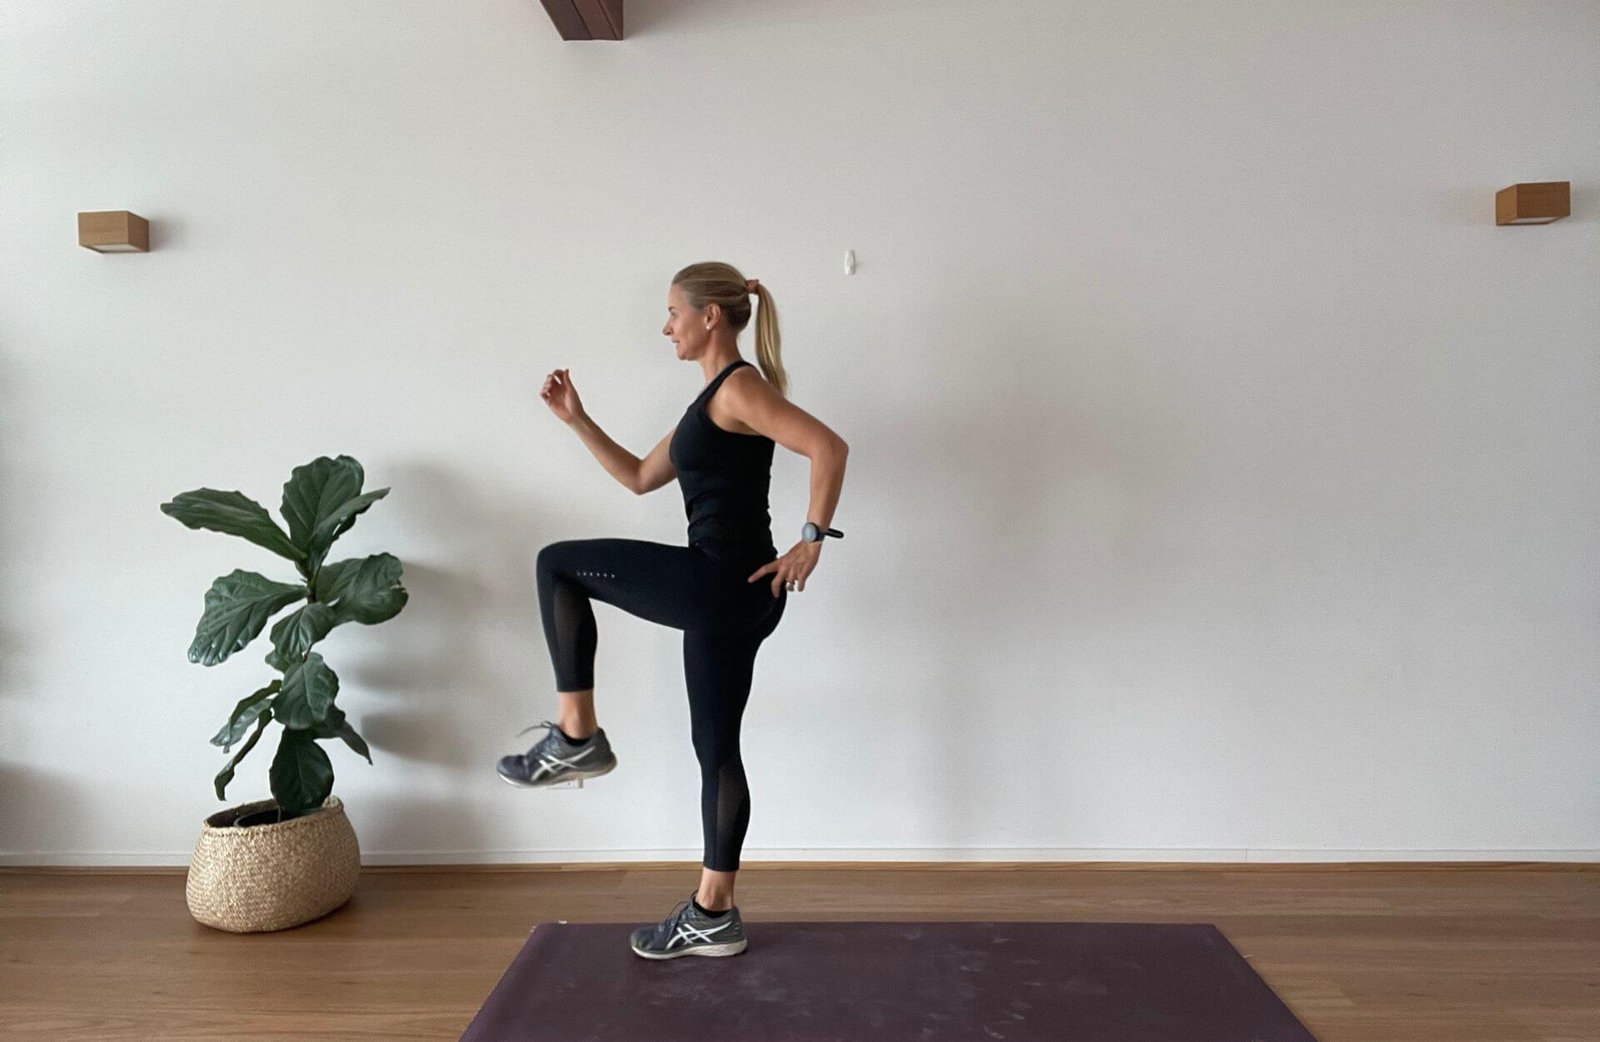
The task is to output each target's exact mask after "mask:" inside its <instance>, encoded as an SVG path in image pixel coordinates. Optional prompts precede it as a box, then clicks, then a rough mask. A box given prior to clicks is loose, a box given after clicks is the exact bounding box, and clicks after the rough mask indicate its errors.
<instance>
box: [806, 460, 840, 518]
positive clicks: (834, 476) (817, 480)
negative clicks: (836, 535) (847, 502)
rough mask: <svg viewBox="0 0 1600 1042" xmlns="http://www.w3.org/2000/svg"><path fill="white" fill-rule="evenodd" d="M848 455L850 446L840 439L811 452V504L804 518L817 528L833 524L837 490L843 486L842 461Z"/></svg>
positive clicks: (836, 505)
mask: <svg viewBox="0 0 1600 1042" xmlns="http://www.w3.org/2000/svg"><path fill="white" fill-rule="evenodd" d="M849 455H850V446H849V445H847V444H845V442H844V441H842V440H841V441H839V442H838V443H836V444H829V445H828V446H827V447H826V448H823V449H820V450H818V451H816V452H814V453H812V456H811V505H810V506H809V507H807V508H806V520H807V521H810V522H812V523H813V524H815V525H816V526H817V527H818V528H828V527H829V526H831V525H832V524H833V511H834V510H835V508H837V507H838V505H839V490H840V489H842V488H843V487H844V462H845V459H846V458H847V457H848V456H849Z"/></svg>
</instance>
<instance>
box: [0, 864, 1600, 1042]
mask: <svg viewBox="0 0 1600 1042" xmlns="http://www.w3.org/2000/svg"><path fill="white" fill-rule="evenodd" d="M1597 868H1600V866H1556V865H1550V866H1543V865H1508V866H1490V867H1477V868H1472V867H1462V866H1458V865H1447V866H1437V865H1436V866H1405V867H1404V868H1392V867H1374V866H1359V867H1345V866H1298V865H1297V866H1282V865H1270V866H1268V865H1263V866H1254V865H1252V866H1229V867H1221V866H1174V867H1161V868H1153V867H1151V866H1148V865H1139V866H1122V865H1118V866H1107V865H1098V864H1096V865H1060V866H1048V867H1042V868H1041V867H1040V866H1037V865H1019V866H1014V867H1011V866H996V865H993V864H983V865H974V864H962V865H950V866H942V867H935V866H919V867H910V866H900V865H895V866H889V865H882V864H877V865H855V866H821V865H815V864H806V865H802V866H794V865H792V864H791V865H787V866H767V865H762V864H760V863H757V862H747V863H746V865H745V870H744V871H743V872H741V873H740V877H739V892H738V898H737V899H738V904H739V908H740V911H741V912H742V913H743V915H744V917H745V919H746V922H747V924H748V926H749V930H750V937H751V948H750V950H751V951H752V952H754V951H757V950H759V947H760V944H761V922H762V920H768V921H777V920H783V919H789V920H813V921H814V920H873V919H877V920H898V921H903V920H967V921H972V920H1057V921H1078V922H1087V921H1098V922H1210V923H1215V924H1216V925H1217V927H1218V928H1219V929H1221V930H1222V932H1223V933H1224V934H1225V935H1226V936H1227V937H1228V939H1229V940H1230V941H1231V942H1232V943H1233V945H1234V947H1236V948H1237V949H1238V950H1239V951H1240V952H1241V953H1242V954H1243V955H1245V956H1246V957H1247V958H1249V960H1250V963H1251V965H1252V966H1254V967H1255V969H1256V971H1257V972H1258V973H1260V974H1261V976H1262V977H1263V978H1264V979H1265V980H1266V982H1267V983H1268V984H1269V985H1270V986H1271V987H1272V988H1273V990H1274V991H1276V992H1277V994H1278V995H1279V997H1280V998H1282V999H1283V1000H1284V1002H1285V1003H1287V1004H1288V1006H1289V1008H1290V1009H1291V1010H1293V1011H1294V1013H1295V1014H1296V1015H1297V1016H1298V1017H1299V1018H1300V1020H1301V1021H1302V1022H1303V1023H1304V1024H1305V1025H1306V1026H1307V1027H1308V1028H1310V1030H1311V1032H1312V1033H1313V1034H1314V1035H1316V1037H1317V1038H1318V1039H1319V1040H1321V1042H1534V1040H1537V1042H1596V1040H1600V871H1597V870H1596V869H1597ZM697 879H698V869H697V866H694V865H691V864H684V865H682V866H672V867H660V866H651V867H639V866H633V865H629V866H625V867H616V866H613V867H609V868H594V867H590V866H579V867H561V868H553V867H549V866H539V867H535V866H529V867H526V868H522V867H519V868H516V869H509V870H498V871H497V870H487V871H486V870H445V871H438V870H417V869H376V868H368V869H364V870H363V875H362V877H361V880H360V883H359V885H358V887H357V890H356V896H355V898H354V899H353V900H352V901H351V903H350V904H349V905H347V906H345V908H343V909H341V910H340V911H338V912H335V913H334V914H333V915H331V916H328V917H327V918H325V919H323V920H321V921H319V922H316V923H312V924H309V925H307V926H303V927H300V928H298V929H295V930H288V931H284V932H280V933H275V934H250V935H234V934H226V933H221V932H218V931H215V930H211V929H208V928H206V927H203V926H200V925H198V924H197V923H195V922H194V921H193V920H192V919H191V918H190V917H189V914H188V911H187V909H186V907H185V905H184V896H183V883H184V877H183V875H182V874H181V872H165V873H145V874H121V873H108V872H92V871H79V872H72V871H53V872H16V871H10V872H0V1038H6V1039H13V1038H15V1039H30V1040H47V1039H84V1040H90V1039H92V1040H94V1042H108V1040H123V1039H130V1040H131V1039H137V1040H140V1042H155V1040H163V1042H164V1040H169V1039H170V1040H192V1039H260V1040H268V1039H271V1040H282V1042H289V1040H294V1042H306V1040H336V1039H369V1040H370V1039H448V1040H454V1039H457V1038H458V1037H459V1035H460V1033H461V1031H462V1030H463V1029H464V1028H465V1027H466V1025H467V1022H468V1021H469V1020H470V1019H471V1018H472V1016H473V1014H474V1012H475V1011H476V1010H477V1008H478V1005H479V1003H481V1002H482V1001H483V999H484V997H485V996H487V995H488V993H489V991H490V989H491V988H493V987H494V984H495V982H496V981H497V980H499V977H500V974H501V972H502V971H503V970H504V969H505V967H506V965H507V964H508V963H509V962H510V961H511V958H512V956H513V955H515V954H516V952H517V951H518V949H519V948H521V946H522V944H523V942H524V941H525V940H526V939H527V935H528V931H529V930H530V929H531V928H532V927H533V926H534V925H535V924H536V923H539V922H546V921H554V920H556V919H566V920H568V921H571V922H617V923H618V924H619V926H618V929H617V944H618V945H626V944H627V943H628V941H627V938H628V932H629V930H630V929H632V927H634V926H639V925H643V924H645V923H648V922H654V921H656V920H658V919H660V918H661V917H662V916H664V915H665V914H666V913H667V912H668V911H670V910H671V907H672V905H673V904H674V903H676V902H677V901H679V900H682V899H683V898H684V897H686V896H688V894H689V892H690V891H691V890H692V889H693V888H694V886H695V883H696V881H697ZM747 957H748V955H745V956H739V958H747ZM707 1042H722V1040H716V1039H708V1040H707Z"/></svg>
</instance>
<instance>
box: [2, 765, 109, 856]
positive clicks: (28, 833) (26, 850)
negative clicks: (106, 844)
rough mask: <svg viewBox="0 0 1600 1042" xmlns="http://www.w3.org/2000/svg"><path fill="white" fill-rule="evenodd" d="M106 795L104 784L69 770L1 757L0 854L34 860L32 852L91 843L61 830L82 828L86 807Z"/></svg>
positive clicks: (71, 847)
mask: <svg viewBox="0 0 1600 1042" xmlns="http://www.w3.org/2000/svg"><path fill="white" fill-rule="evenodd" d="M104 795H105V793H104V786H103V785H97V784H95V783H92V782H86V781H84V780H82V779H80V778H78V777H76V776H75V775H73V774H72V773H70V772H67V771H43V770H40V769H39V768H37V767H23V766H20V765H18V764H14V763H3V762H0V856H4V855H10V856H9V857H7V858H6V860H7V861H15V862H17V863H19V864H25V865H28V864H38V863H39V861H38V860H37V858H36V857H32V856H30V855H37V854H38V853H39V852H40V851H50V852H52V853H54V852H58V851H62V850H81V849H83V848H84V847H86V846H90V845H92V843H93V837H92V836H87V835H83V834H81V833H78V834H74V835H66V834H65V833H67V832H69V831H73V830H77V829H79V828H81V823H82V822H83V821H84V820H85V813H86V811H87V809H88V808H90V807H92V806H93V805H94V803H95V802H96V800H98V799H103V798H104Z"/></svg>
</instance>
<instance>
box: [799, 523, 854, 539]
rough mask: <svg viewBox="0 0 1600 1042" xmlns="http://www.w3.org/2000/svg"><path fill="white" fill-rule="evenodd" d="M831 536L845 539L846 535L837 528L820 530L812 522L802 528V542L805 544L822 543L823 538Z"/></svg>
mask: <svg viewBox="0 0 1600 1042" xmlns="http://www.w3.org/2000/svg"><path fill="white" fill-rule="evenodd" d="M830 535H831V536H833V537H834V538H835V539H843V538H844V533H843V532H841V531H839V530H838V529H837V528H818V527H817V526H816V525H814V524H812V523H811V522H810V521H807V522H806V523H805V524H803V525H801V526H800V541H801V542H803V543H820V542H822V538H823V536H830Z"/></svg>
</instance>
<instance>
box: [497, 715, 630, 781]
mask: <svg viewBox="0 0 1600 1042" xmlns="http://www.w3.org/2000/svg"><path fill="white" fill-rule="evenodd" d="M539 727H548V728H549V731H547V732H546V733H545V736H544V737H543V738H541V739H539V740H538V741H537V742H535V743H534V745H533V748H531V749H529V750H528V751H527V752H525V753H516V754H514V755H511V756H502V757H500V762H499V763H498V764H496V765H495V770H497V771H499V772H500V777H502V778H504V779H505V780H506V781H507V782H509V783H510V784H512V785H525V786H528V787H529V788H540V787H542V786H545V785H554V784H555V783H557V782H564V781H571V780H572V779H574V778H598V777H600V776H601V775H602V774H609V773H611V769H612V768H613V767H615V766H616V765H617V757H616V754H615V753H613V752H612V751H611V742H610V741H609V740H608V739H607V738H606V731H605V728H603V727H602V728H600V729H599V730H597V731H595V733H594V735H593V737H591V738H590V739H589V740H588V741H587V742H584V743H583V744H582V745H573V744H572V743H571V742H569V741H567V736H566V735H564V734H562V733H561V730H560V729H559V728H558V727H557V726H556V725H555V724H554V723H552V722H551V721H549V720H542V721H540V722H539V723H537V724H534V725H533V727H527V728H524V729H523V730H522V731H521V732H520V733H521V734H527V733H528V732H529V731H532V730H534V729H535V728H539Z"/></svg>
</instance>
